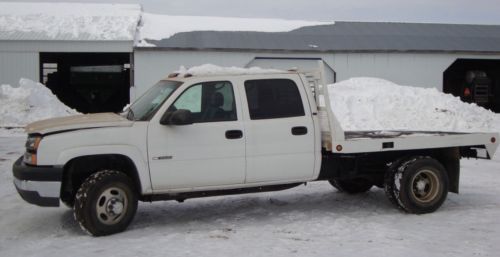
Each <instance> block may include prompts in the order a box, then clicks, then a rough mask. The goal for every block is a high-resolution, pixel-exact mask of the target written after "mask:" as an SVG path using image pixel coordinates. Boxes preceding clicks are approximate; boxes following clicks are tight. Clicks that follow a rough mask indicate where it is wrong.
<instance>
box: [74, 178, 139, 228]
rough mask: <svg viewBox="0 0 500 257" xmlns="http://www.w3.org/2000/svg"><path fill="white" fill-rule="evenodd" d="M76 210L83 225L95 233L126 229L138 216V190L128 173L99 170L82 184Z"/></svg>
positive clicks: (76, 200)
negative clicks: (136, 213) (136, 214)
mask: <svg viewBox="0 0 500 257" xmlns="http://www.w3.org/2000/svg"><path fill="white" fill-rule="evenodd" d="M73 210H74V216H75V220H76V221H77V222H78V223H79V224H80V227H81V228H82V229H83V230H84V231H86V232H87V233H89V234H91V235H93V236H104V235H110V234H114V233H118V232H122V231H124V230H125V229H126V228H127V227H128V225H129V224H130V222H132V220H133V218H134V215H135V212H136V210H137V192H136V190H135V188H134V184H133V183H132V181H131V180H130V178H129V177H128V176H126V175H125V174H123V173H121V172H119V171H114V170H103V171H99V172H96V173H94V174H92V175H91V176H89V177H88V178H87V179H86V180H85V181H84V182H83V184H82V185H81V186H80V189H78V192H77V193H76V196H75V205H74V207H73ZM115 212H116V213H115Z"/></svg>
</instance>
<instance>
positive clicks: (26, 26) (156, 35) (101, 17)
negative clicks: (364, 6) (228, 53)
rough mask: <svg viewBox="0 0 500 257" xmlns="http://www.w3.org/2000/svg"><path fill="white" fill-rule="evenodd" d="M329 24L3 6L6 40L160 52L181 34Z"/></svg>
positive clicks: (124, 8) (131, 9)
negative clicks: (121, 45)
mask: <svg viewBox="0 0 500 257" xmlns="http://www.w3.org/2000/svg"><path fill="white" fill-rule="evenodd" d="M139 23H140V24H141V25H140V27H139V28H138V27H137V26H138V25H139ZM324 24H333V22H329V23H327V22H313V21H300V20H280V19H254V18H228V17H205V16H173V15H161V14H152V13H144V12H142V8H141V6H140V5H137V4H96V3H92V4H89V3H15V2H0V40H83V41H85V40H87V41H92V40H119V41H121V40H125V41H136V42H137V45H138V46H154V45H153V44H151V43H148V42H147V40H148V39H149V40H161V39H167V38H170V37H171V36H173V35H174V34H177V33H181V32H192V31H255V32H287V31H291V30H294V29H297V28H300V27H304V26H313V25H324ZM138 29H139V31H138Z"/></svg>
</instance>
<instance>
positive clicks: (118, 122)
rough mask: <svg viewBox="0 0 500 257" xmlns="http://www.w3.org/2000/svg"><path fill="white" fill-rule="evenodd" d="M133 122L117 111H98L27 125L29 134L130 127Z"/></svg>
mask: <svg viewBox="0 0 500 257" xmlns="http://www.w3.org/2000/svg"><path fill="white" fill-rule="evenodd" d="M132 124H133V122H132V121H129V120H127V119H126V118H124V117H122V116H120V115H118V114H115V113H97V114H84V115H74V116H68V117H61V118H53V119H47V120H41V121H37V122H33V123H31V124H28V126H26V132H27V133H28V134H33V133H39V134H47V133H54V132H61V131H68V130H78V129H89V128H104V127H130V126H132Z"/></svg>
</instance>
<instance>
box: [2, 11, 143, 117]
mask: <svg viewBox="0 0 500 257" xmlns="http://www.w3.org/2000/svg"><path fill="white" fill-rule="evenodd" d="M0 8H2V10H1V11H0V22H3V24H0V25H1V26H0V84H9V85H13V86H16V85H18V83H19V79H20V78H28V79H31V80H33V81H38V82H42V83H43V84H45V85H46V86H47V87H49V88H50V89H51V90H52V92H53V93H54V94H56V95H57V96H58V98H59V100H61V101H62V102H64V103H65V104H66V105H68V106H70V107H72V108H75V109H77V110H78V111H80V112H84V113H88V112H102V111H119V110H121V109H122V108H123V107H124V106H125V105H126V104H127V103H129V101H130V92H129V90H130V85H131V81H132V80H131V76H132V73H131V69H130V66H131V61H132V58H133V54H132V53H133V47H134V39H135V33H136V29H137V25H138V21H139V19H140V13H141V7H140V5H111V4H101V5H88V4H64V3H63V4H58V3H0ZM37 8H40V9H44V10H41V11H39V12H36V11H37V10H36V9H37ZM58 8H63V9H70V10H65V11H61V10H58ZM79 8H80V9H85V10H78V9H79ZM26 9H28V10H26ZM30 9H35V10H30ZM52 9H55V10H52ZM75 9H76V10H75ZM80 11H81V12H80ZM98 11H100V13H96V14H94V13H93V12H98ZM109 11H115V13H111V14H109V15H108V14H107V12H109ZM120 11H122V13H120ZM72 12H73V13H74V15H73V13H72ZM116 12H118V14H116ZM33 13H35V14H33ZM59 13H61V14H62V15H58V14H59ZM80 13H81V15H80ZM64 15H66V16H64ZM84 15H87V16H84ZM44 23H45V24H44ZM105 25H110V26H109V27H105ZM64 26H66V27H64ZM99 30H104V32H101V31H99Z"/></svg>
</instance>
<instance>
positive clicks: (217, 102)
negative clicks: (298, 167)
mask: <svg viewBox="0 0 500 257" xmlns="http://www.w3.org/2000/svg"><path fill="white" fill-rule="evenodd" d="M235 95H236V97H235ZM237 96H238V91H237V90H236V88H234V87H233V85H232V83H231V82H229V81H216V82H205V83H198V84H195V85H191V86H189V87H187V88H186V89H185V90H184V92H182V93H181V94H180V95H179V97H178V98H177V99H176V100H175V101H174V102H173V104H172V105H171V106H170V107H169V108H168V110H167V112H172V111H175V110H179V109H185V110H189V111H191V113H192V118H193V124H191V125H177V126H176V125H160V124H150V125H149V129H148V132H149V133H148V150H149V154H148V155H149V157H148V158H149V163H150V173H151V182H152V185H153V190H154V191H155V192H161V191H167V190H171V189H189V190H191V189H193V188H200V187H208V188H209V187H210V186H221V185H234V184H242V183H244V179H245V139H244V134H243V125H242V123H241V121H240V118H239V117H241V114H240V110H237V109H236V106H238V104H237V99H239V97H237Z"/></svg>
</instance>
